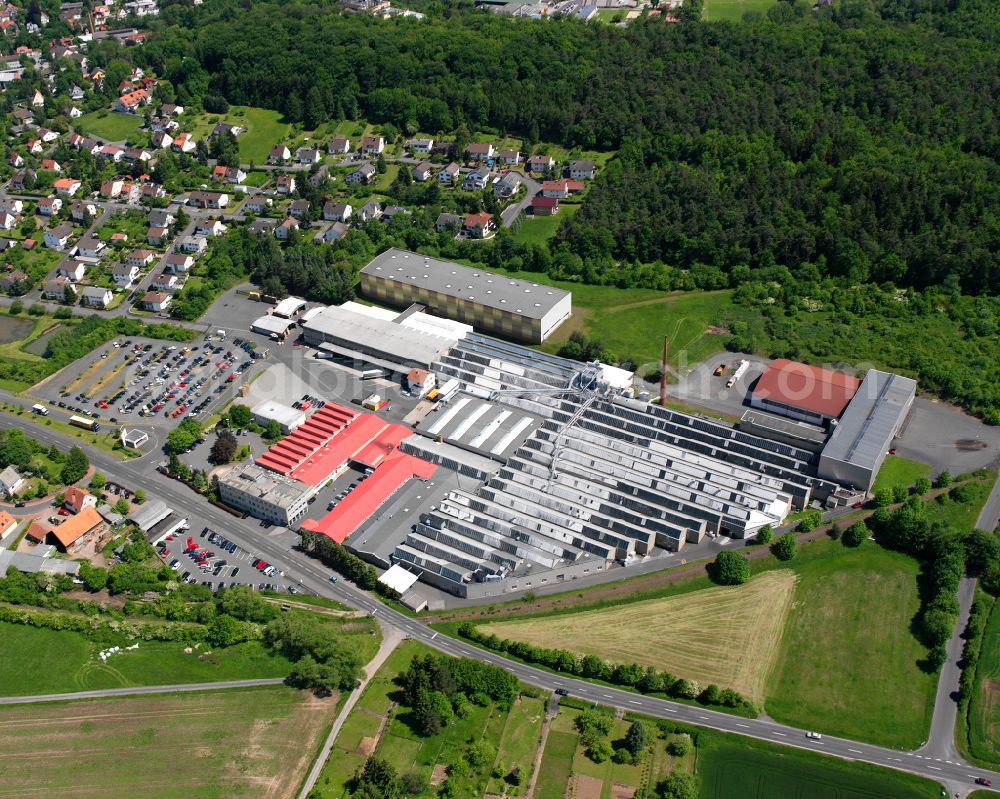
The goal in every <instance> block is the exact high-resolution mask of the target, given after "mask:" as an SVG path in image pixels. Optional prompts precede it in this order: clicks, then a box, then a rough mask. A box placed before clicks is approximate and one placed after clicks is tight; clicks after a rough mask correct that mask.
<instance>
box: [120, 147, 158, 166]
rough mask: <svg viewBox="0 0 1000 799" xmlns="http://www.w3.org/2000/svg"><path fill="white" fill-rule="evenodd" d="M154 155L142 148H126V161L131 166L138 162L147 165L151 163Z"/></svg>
mask: <svg viewBox="0 0 1000 799" xmlns="http://www.w3.org/2000/svg"><path fill="white" fill-rule="evenodd" d="M152 158H153V154H152V153H151V152H149V150H145V149H143V148H142V147H126V148H125V160H126V161H128V162H129V163H130V164H134V163H136V162H137V161H138V162H140V163H143V164H144V163H146V162H147V161H151V160H152Z"/></svg>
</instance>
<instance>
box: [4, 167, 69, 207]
mask: <svg viewBox="0 0 1000 799" xmlns="http://www.w3.org/2000/svg"><path fill="white" fill-rule="evenodd" d="M36 180H38V173H37V172H35V170H34V169H30V168H29V169H19V170H17V172H15V173H14V174H13V175H11V177H10V187H11V188H12V189H16V190H17V191H24V188H25V184H29V183H33V182H34V181H36ZM61 202H62V201H61V200H60V204H61Z"/></svg>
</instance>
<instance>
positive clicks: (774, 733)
mask: <svg viewBox="0 0 1000 799" xmlns="http://www.w3.org/2000/svg"><path fill="white" fill-rule="evenodd" d="M771 734H772V735H780V736H781V737H782V738H787V737H788V736H787V735H785V733H783V732H778V731H777V730H771Z"/></svg>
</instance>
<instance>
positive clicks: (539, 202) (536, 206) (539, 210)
mask: <svg viewBox="0 0 1000 799" xmlns="http://www.w3.org/2000/svg"><path fill="white" fill-rule="evenodd" d="M531 213H532V214H534V215H535V216H555V215H556V214H558V213H559V200H558V199H556V198H555V197H543V196H542V195H540V194H536V195H535V196H534V197H532V198H531Z"/></svg>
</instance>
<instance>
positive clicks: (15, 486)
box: [0, 466, 28, 496]
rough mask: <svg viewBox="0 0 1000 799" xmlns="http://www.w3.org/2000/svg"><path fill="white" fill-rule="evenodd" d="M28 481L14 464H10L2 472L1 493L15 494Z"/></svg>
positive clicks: (0, 473) (0, 474) (0, 480)
mask: <svg viewBox="0 0 1000 799" xmlns="http://www.w3.org/2000/svg"><path fill="white" fill-rule="evenodd" d="M27 483H28V481H27V480H25V479H24V478H23V477H21V475H19V474H18V473H17V469H15V468H14V467H13V466H8V467H7V468H6V469H4V470H3V471H2V472H0V494H3V495H4V496H14V495H15V494H16V493H17V492H18V491H20V490H21V489H22V488H23V487H24V486H26V485H27Z"/></svg>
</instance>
